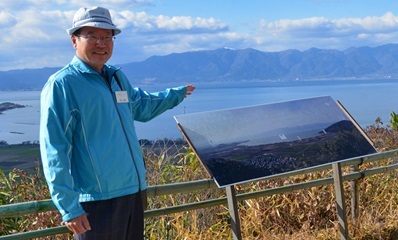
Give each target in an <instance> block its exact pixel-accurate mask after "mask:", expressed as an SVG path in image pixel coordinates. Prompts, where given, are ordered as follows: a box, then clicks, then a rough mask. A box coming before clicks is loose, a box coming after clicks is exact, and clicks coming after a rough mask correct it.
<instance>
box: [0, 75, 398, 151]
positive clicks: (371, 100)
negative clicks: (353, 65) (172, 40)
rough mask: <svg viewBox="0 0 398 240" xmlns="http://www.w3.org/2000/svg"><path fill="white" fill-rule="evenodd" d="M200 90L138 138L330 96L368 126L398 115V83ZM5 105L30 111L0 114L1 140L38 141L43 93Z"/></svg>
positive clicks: (7, 96)
mask: <svg viewBox="0 0 398 240" xmlns="http://www.w3.org/2000/svg"><path fill="white" fill-rule="evenodd" d="M168 86H170V85H168ZM168 86H167V87H168ZM165 87H166V86H162V85H156V86H143V87H142V88H143V89H144V90H147V91H150V92H153V91H160V90H163V89H164V88H165ZM170 87H171V86H170ZM196 87H197V89H196V91H195V92H194V93H193V95H192V96H190V97H188V98H187V99H185V101H184V102H182V103H181V104H180V105H179V106H177V107H175V108H174V109H171V110H169V111H167V112H165V113H164V114H162V115H161V116H159V117H157V118H155V119H153V120H152V121H150V122H147V123H136V130H137V134H138V137H139V138H141V139H159V138H160V139H163V138H173V139H177V138H182V135H181V133H180V131H179V130H178V127H177V125H176V122H175V120H174V118H173V116H175V115H181V114H189V113H195V112H204V111H213V110H221V109H227V108H238V107H245V106H253V105H260V104H270V103H275V102H281V101H291V100H297V99H303V98H311V97H319V96H331V97H332V98H333V99H334V100H335V101H339V102H341V103H342V105H343V106H344V107H345V108H346V109H347V111H348V112H349V113H350V114H351V115H352V117H353V118H354V119H355V120H356V121H357V122H358V123H359V124H360V125H361V126H362V127H363V128H365V127H366V126H369V125H371V124H374V123H375V120H376V119H377V118H378V117H380V118H381V119H382V121H383V122H384V123H385V124H388V122H389V119H390V113H391V112H392V111H395V112H398V104H397V103H396V102H395V101H396V99H395V97H396V93H397V90H398V81H396V80H344V81H343V80H341V81H340V80H339V81H337V80H335V81H330V80H327V81H294V82H261V83H260V82H256V83H254V82H239V83H216V84H198V85H196ZM2 102H13V103H17V104H22V105H26V106H27V107H26V108H18V109H13V110H9V111H6V112H4V113H3V114H1V115H0V141H1V140H3V141H6V142H8V143H9V144H17V143H21V142H24V141H37V140H38V138H39V118H40V92H39V91H19V92H0V103H2ZM264 124H267V123H266V122H265V123H264Z"/></svg>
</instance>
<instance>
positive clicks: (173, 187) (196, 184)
mask: <svg viewBox="0 0 398 240" xmlns="http://www.w3.org/2000/svg"><path fill="white" fill-rule="evenodd" d="M397 155H398V149H396V150H391V151H387V152H382V153H375V154H370V155H366V156H361V157H355V158H350V159H346V160H344V161H342V162H341V167H348V166H350V167H351V168H350V169H351V172H350V173H348V174H346V175H344V176H343V177H342V179H343V181H351V182H353V181H356V180H358V179H361V178H365V177H369V176H372V175H375V174H380V173H386V172H390V171H393V170H395V169H397V168H398V163H393V164H390V165H388V166H383V167H375V168H372V169H366V170H363V171H359V170H358V168H357V166H359V165H361V164H363V163H368V162H375V161H381V160H387V159H390V158H392V157H395V156H397ZM394 162H396V161H394ZM330 169H332V163H331V164H325V165H321V166H317V167H313V168H310V169H304V170H299V171H294V172H290V173H285V174H279V175H277V176H269V177H265V178H262V179H257V180H256V181H261V180H272V179H277V178H283V177H291V176H296V175H301V174H306V173H312V172H318V171H324V170H330ZM333 182H334V179H333V177H328V178H323V179H317V180H312V181H308V182H303V183H296V184H291V185H286V186H282V187H277V188H273V189H266V190H259V191H255V192H250V193H242V194H237V195H236V200H237V201H243V200H247V199H253V198H258V197H264V196H270V195H274V194H281V193H287V192H292V191H296V190H301V189H307V188H312V187H316V186H322V185H328V184H333ZM212 188H217V185H216V184H215V182H214V181H213V180H212V179H204V180H199V181H192V182H184V183H175V184H166V185H157V186H149V187H148V190H147V191H148V197H156V196H163V195H169V194H178V193H186V192H192V191H201V190H207V189H212ZM227 204H228V199H227V197H224V198H217V199H210V200H205V201H201V202H195V203H189V204H182V205H177V206H172V207H166V208H160V209H151V210H147V211H145V213H144V217H145V218H150V217H157V216H162V215H168V214H173V213H178V212H184V211H190V210H195V209H201V208H208V207H214V206H219V205H227ZM356 204H357V203H356ZM352 208H357V206H355V204H354V205H353V206H352ZM53 210H56V207H55V206H54V204H53V203H52V201H51V200H41V201H31V202H23V203H16V204H9V205H2V206H0V218H7V217H15V216H21V215H26V214H34V213H41V212H46V211H53ZM68 232H69V230H68V229H67V228H66V226H58V227H52V228H48V229H42V230H36V231H30V232H23V233H16V234H12V235H7V236H0V239H3V240H4V239H32V238H39V237H45V236H51V235H57V234H64V233H68Z"/></svg>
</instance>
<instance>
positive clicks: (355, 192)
mask: <svg viewBox="0 0 398 240" xmlns="http://www.w3.org/2000/svg"><path fill="white" fill-rule="evenodd" d="M350 171H351V173H355V172H359V166H358V165H351V166H350ZM350 187H351V214H352V217H351V220H352V223H353V225H354V226H355V228H357V227H358V226H357V224H359V222H358V218H359V186H358V179H353V180H351V181H350Z"/></svg>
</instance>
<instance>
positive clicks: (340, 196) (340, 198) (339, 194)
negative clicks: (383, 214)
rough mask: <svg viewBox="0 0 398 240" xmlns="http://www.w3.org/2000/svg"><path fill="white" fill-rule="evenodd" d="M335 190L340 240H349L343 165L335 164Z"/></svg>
mask: <svg viewBox="0 0 398 240" xmlns="http://www.w3.org/2000/svg"><path fill="white" fill-rule="evenodd" d="M333 179H334V189H335V191H336V208H337V215H338V219H339V226H340V239H342V240H349V239H350V237H349V235H348V224H347V215H346V205H345V197H344V187H343V176H342V171H341V163H339V162H337V163H333Z"/></svg>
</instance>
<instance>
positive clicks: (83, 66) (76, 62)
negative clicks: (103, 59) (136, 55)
mask: <svg viewBox="0 0 398 240" xmlns="http://www.w3.org/2000/svg"><path fill="white" fill-rule="evenodd" d="M71 64H72V65H73V66H74V67H76V68H77V69H78V70H79V71H80V72H82V73H94V74H95V73H97V74H99V73H98V71H97V70H95V69H94V68H92V67H90V66H89V65H88V64H87V63H85V62H83V61H82V60H81V59H80V58H78V57H77V56H74V57H73V59H72V61H71ZM119 69H120V68H115V67H114V66H111V65H108V64H105V65H104V70H105V71H106V72H107V73H108V75H109V76H113V74H114V73H115V72H116V71H117V70H119Z"/></svg>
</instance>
